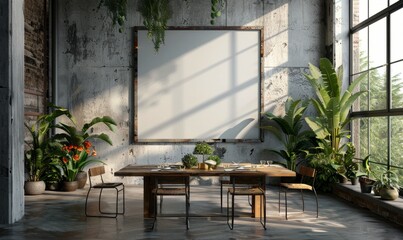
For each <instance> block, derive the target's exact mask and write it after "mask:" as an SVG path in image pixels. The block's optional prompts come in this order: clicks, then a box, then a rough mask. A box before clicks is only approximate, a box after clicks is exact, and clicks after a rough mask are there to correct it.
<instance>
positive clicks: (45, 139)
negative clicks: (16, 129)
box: [24, 105, 71, 181]
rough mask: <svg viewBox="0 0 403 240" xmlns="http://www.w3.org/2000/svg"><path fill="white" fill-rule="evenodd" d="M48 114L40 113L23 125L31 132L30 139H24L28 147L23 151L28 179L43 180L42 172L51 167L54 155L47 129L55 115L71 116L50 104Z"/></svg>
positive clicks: (52, 143)
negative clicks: (35, 119) (34, 120)
mask: <svg viewBox="0 0 403 240" xmlns="http://www.w3.org/2000/svg"><path fill="white" fill-rule="evenodd" d="M51 108H52V109H53V110H52V111H51V112H50V113H49V114H44V115H41V116H40V117H39V118H38V119H37V121H36V122H35V123H34V124H32V125H29V124H28V123H25V127H26V128H27V130H28V131H29V133H30V134H31V138H32V139H31V141H26V144H27V146H28V149H27V150H26V151H25V153H24V161H25V171H26V173H27V175H28V181H40V180H43V177H44V176H43V175H44V173H45V172H46V171H47V170H48V169H49V168H50V167H51V165H50V163H51V162H52V160H53V158H55V157H56V155H54V154H53V151H52V149H53V147H54V142H53V141H52V140H51V139H50V138H49V136H48V135H49V129H50V128H51V127H52V124H53V122H54V120H55V119H56V118H57V117H60V116H62V115H65V116H67V117H71V114H70V112H69V111H68V110H67V109H65V108H61V107H57V106H53V105H52V106H51Z"/></svg>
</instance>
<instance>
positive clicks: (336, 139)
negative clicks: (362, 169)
mask: <svg viewBox="0 0 403 240" xmlns="http://www.w3.org/2000/svg"><path fill="white" fill-rule="evenodd" d="M309 71H310V74H304V75H305V77H306V78H307V79H308V80H309V82H310V83H311V86H312V87H313V89H314V90H315V93H316V97H317V99H311V101H312V103H313V106H314V107H315V109H316V111H317V113H318V116H317V117H306V118H305V120H306V122H307V124H308V125H309V127H310V128H311V129H312V130H313V131H314V132H315V134H316V137H317V138H319V139H327V140H329V143H330V144H331V148H332V149H335V150H336V151H335V152H337V150H338V149H339V148H340V141H341V139H343V138H348V137H349V131H346V130H345V127H346V126H347V124H348V123H349V122H350V118H349V115H348V114H349V111H350V109H351V106H352V104H353V103H354V101H355V100H356V99H357V98H358V97H359V96H360V95H361V94H363V93H364V92H365V91H358V92H355V93H354V89H355V88H356V86H357V85H358V84H359V83H360V81H361V80H360V79H357V80H355V81H354V82H352V83H351V84H350V86H349V87H348V88H347V89H346V90H345V91H344V93H343V92H342V77H343V67H342V66H340V67H339V69H338V70H337V72H336V70H335V69H334V68H333V66H332V63H331V62H330V60H329V59H327V58H321V59H320V64H319V68H318V67H316V66H314V65H312V64H309Z"/></svg>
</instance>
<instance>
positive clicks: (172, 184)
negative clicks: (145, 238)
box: [151, 175, 190, 230]
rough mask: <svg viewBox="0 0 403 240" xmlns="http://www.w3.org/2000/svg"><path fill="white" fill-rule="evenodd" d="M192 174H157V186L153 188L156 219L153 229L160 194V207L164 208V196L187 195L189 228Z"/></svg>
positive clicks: (187, 227) (187, 224) (187, 223)
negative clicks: (190, 181) (190, 180)
mask: <svg viewBox="0 0 403 240" xmlns="http://www.w3.org/2000/svg"><path fill="white" fill-rule="evenodd" d="M189 179H190V175H181V176H155V186H156V187H155V188H154V189H153V190H152V193H153V194H154V204H155V206H154V209H155V213H154V221H153V225H152V227H151V229H154V226H155V222H156V221H157V215H158V210H157V205H158V204H157V197H158V196H160V208H162V199H163V198H162V197H163V196H185V202H186V204H185V205H186V206H185V208H186V215H185V217H186V229H187V230H188V229H189V208H190V185H189Z"/></svg>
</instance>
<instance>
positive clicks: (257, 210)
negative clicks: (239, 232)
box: [252, 195, 263, 218]
mask: <svg viewBox="0 0 403 240" xmlns="http://www.w3.org/2000/svg"><path fill="white" fill-rule="evenodd" d="M261 201H263V199H262V196H259V195H255V196H253V197H252V218H258V217H260V215H261Z"/></svg>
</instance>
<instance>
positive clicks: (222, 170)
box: [115, 164, 296, 177]
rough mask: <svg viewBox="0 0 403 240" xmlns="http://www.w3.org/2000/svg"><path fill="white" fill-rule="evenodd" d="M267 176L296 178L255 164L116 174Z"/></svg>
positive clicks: (141, 168) (133, 168)
mask: <svg viewBox="0 0 403 240" xmlns="http://www.w3.org/2000/svg"><path fill="white" fill-rule="evenodd" d="M257 173H258V174H259V173H262V174H265V175H266V176H268V177H295V175H296V173H295V172H294V171H291V170H289V169H287V168H285V167H283V166H280V165H271V166H266V165H264V166H261V165H255V164H249V165H246V166H245V165H243V169H240V168H239V166H235V165H226V166H225V167H217V168H216V169H212V170H203V169H198V168H191V169H179V168H176V167H174V166H172V167H170V169H164V168H158V166H157V165H128V166H126V167H124V168H122V169H120V170H119V171H117V172H115V176H120V177H129V176H158V175H183V174H189V175H191V176H231V175H235V174H242V175H247V174H257Z"/></svg>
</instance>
